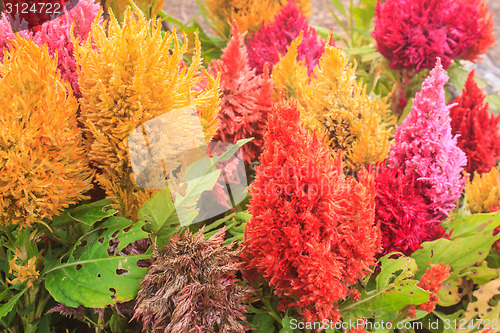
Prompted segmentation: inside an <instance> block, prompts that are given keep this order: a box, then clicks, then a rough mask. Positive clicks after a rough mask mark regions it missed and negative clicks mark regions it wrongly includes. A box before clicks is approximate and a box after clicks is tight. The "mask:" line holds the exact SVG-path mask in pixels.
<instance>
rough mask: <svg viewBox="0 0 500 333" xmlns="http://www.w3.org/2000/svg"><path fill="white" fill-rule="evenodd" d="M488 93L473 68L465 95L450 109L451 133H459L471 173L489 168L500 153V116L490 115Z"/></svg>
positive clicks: (486, 170) (456, 100) (466, 85)
mask: <svg viewBox="0 0 500 333" xmlns="http://www.w3.org/2000/svg"><path fill="white" fill-rule="evenodd" d="M485 97H486V96H485V94H484V93H483V91H482V90H481V89H479V87H478V86H477V84H476V82H475V81H474V71H471V72H470V73H469V76H468V78H467V82H466V83H465V87H464V90H463V92H462V96H459V97H457V98H456V99H455V100H454V101H453V104H454V106H452V108H451V109H450V117H451V130H452V134H453V135H457V134H458V141H457V142H458V146H459V147H460V148H461V149H462V150H463V151H464V152H465V154H466V155H467V171H468V172H469V173H470V174H472V173H473V172H476V171H477V173H479V174H481V173H483V172H488V171H489V170H490V169H491V168H492V167H494V166H495V165H496V164H497V160H498V158H499V157H500V126H499V124H500V116H496V117H495V116H494V115H491V116H490V114H489V112H488V103H487V102H485V101H484V98H485Z"/></svg>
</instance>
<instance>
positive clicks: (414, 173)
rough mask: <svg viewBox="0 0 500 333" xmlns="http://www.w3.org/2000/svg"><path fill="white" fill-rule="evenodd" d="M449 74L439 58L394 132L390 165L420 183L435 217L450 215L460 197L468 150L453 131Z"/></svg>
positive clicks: (423, 194) (422, 192) (422, 193)
mask: <svg viewBox="0 0 500 333" xmlns="http://www.w3.org/2000/svg"><path fill="white" fill-rule="evenodd" d="M447 80H448V76H447V75H446V74H445V72H444V70H443V66H442V65H441V62H440V61H439V60H438V61H437V64H436V67H435V68H434V69H433V70H432V71H431V75H430V76H429V77H427V79H425V81H424V83H423V84H422V90H421V92H419V93H417V94H416V96H415V98H414V99H413V106H412V108H411V111H410V113H409V114H408V116H407V117H406V118H405V119H404V120H403V122H402V124H401V126H399V127H398V128H397V130H396V133H395V136H394V138H395V144H394V145H393V146H392V147H391V152H390V154H389V159H388V161H389V167H391V168H400V169H401V170H402V171H403V173H404V174H405V175H406V176H407V177H413V179H415V180H417V181H418V183H419V184H418V186H419V187H421V189H422V190H421V195H422V196H424V198H425V200H426V204H427V205H429V209H430V211H431V212H432V215H433V217H435V218H439V217H441V216H443V215H444V216H447V215H448V213H449V212H450V211H451V210H452V209H453V208H454V207H455V203H456V201H457V200H458V198H460V195H461V193H462V190H463V187H464V184H465V178H466V177H465V176H464V175H463V170H464V167H465V166H466V163H467V158H466V156H465V153H464V152H463V151H462V150H461V149H460V148H459V147H458V146H457V138H456V136H455V137H454V136H452V134H451V125H450V122H451V119H450V116H449V106H447V105H446V101H445V94H444V84H445V83H446V81H447Z"/></svg>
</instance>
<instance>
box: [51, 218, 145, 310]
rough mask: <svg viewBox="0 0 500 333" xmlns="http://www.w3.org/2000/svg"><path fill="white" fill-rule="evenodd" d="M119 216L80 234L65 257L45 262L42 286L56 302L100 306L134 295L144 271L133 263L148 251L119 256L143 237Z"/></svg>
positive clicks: (134, 226)
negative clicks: (43, 283)
mask: <svg viewBox="0 0 500 333" xmlns="http://www.w3.org/2000/svg"><path fill="white" fill-rule="evenodd" d="M143 225H144V223H143V222H138V223H135V224H134V223H133V222H132V221H130V220H128V219H126V218H123V217H111V218H109V219H108V220H107V221H105V222H104V223H103V224H102V225H101V226H100V227H99V228H98V229H95V230H92V231H91V232H89V233H88V234H86V235H84V236H82V237H81V238H80V239H79V240H78V242H77V243H76V244H75V246H74V247H73V249H72V250H71V251H70V252H69V254H68V256H67V258H66V259H63V260H62V261H60V260H53V261H50V262H48V263H46V268H45V270H44V272H43V273H42V276H43V278H44V280H45V286H46V288H47V290H48V291H49V292H50V294H51V295H52V297H53V298H54V299H55V300H56V301H57V302H59V303H62V304H64V305H66V306H70V307H78V306H80V305H83V306H85V307H88V308H104V307H105V306H107V305H112V304H115V303H116V302H117V301H120V302H125V301H129V300H132V299H134V298H135V296H136V295H137V291H138V290H139V283H140V282H141V281H142V279H143V278H144V276H145V275H146V273H147V269H146V268H142V267H139V266H138V265H137V262H138V261H139V260H141V259H149V258H150V257H151V254H149V253H145V254H129V255H120V254H122V253H120V251H122V250H123V249H124V248H125V247H126V246H127V245H129V244H131V243H133V242H135V241H137V240H139V239H144V238H147V237H148V235H147V233H146V232H144V231H143V230H142V229H141V227H142V226H143Z"/></svg>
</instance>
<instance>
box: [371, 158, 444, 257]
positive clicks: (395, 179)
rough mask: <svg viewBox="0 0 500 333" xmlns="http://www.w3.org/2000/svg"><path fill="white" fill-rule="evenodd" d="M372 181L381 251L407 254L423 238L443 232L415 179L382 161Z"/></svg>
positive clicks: (433, 237)
mask: <svg viewBox="0 0 500 333" xmlns="http://www.w3.org/2000/svg"><path fill="white" fill-rule="evenodd" d="M375 183H376V184H377V196H376V198H375V202H376V210H375V212H376V221H377V222H378V223H379V224H380V230H381V232H382V248H383V252H382V255H385V254H387V253H390V252H402V253H403V254H405V255H410V254H411V253H413V252H414V251H416V250H417V249H419V248H420V244H422V243H423V242H426V241H432V240H435V239H438V238H441V237H443V236H444V229H443V227H442V226H441V224H440V221H439V220H436V219H434V218H433V217H432V215H431V213H430V212H429V206H428V204H427V203H426V201H425V198H424V197H423V196H422V195H421V188H420V184H419V182H418V181H417V180H415V179H414V178H412V177H407V176H405V175H404V174H403V172H402V171H401V170H400V169H393V168H389V167H387V166H386V165H385V163H384V162H382V163H381V164H380V165H379V171H378V173H377V175H376V178H375Z"/></svg>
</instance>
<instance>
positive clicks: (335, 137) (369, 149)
mask: <svg viewBox="0 0 500 333" xmlns="http://www.w3.org/2000/svg"><path fill="white" fill-rule="evenodd" d="M355 73H356V69H355V67H354V66H350V65H348V63H347V56H345V55H344V54H343V53H342V51H341V50H340V49H338V48H335V47H332V46H329V45H326V46H325V53H324V54H323V56H322V57H321V59H320V62H319V64H318V66H317V67H316V68H315V69H314V75H313V77H311V80H310V81H309V83H308V85H307V86H306V87H305V89H306V90H305V92H303V94H304V96H305V97H304V100H305V102H304V105H303V107H304V108H303V111H304V112H303V115H302V118H303V120H304V123H305V124H306V127H307V128H309V129H310V130H312V131H317V132H318V133H321V134H323V133H326V134H327V136H328V140H329V144H330V146H331V147H332V148H333V151H334V154H336V152H338V151H342V160H343V161H344V162H345V164H346V167H348V168H351V169H354V170H357V169H359V168H360V167H361V166H363V165H368V164H373V163H377V162H381V161H382V160H384V159H385V158H386V156H387V153H388V152H389V137H390V136H391V129H390V126H391V125H392V124H393V119H390V118H389V116H388V113H389V111H388V104H387V100H386V99H378V98H377V99H375V100H372V99H370V97H369V96H368V95H367V93H366V87H365V86H364V85H363V83H362V81H359V82H358V81H357V80H356V75H355Z"/></svg>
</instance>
